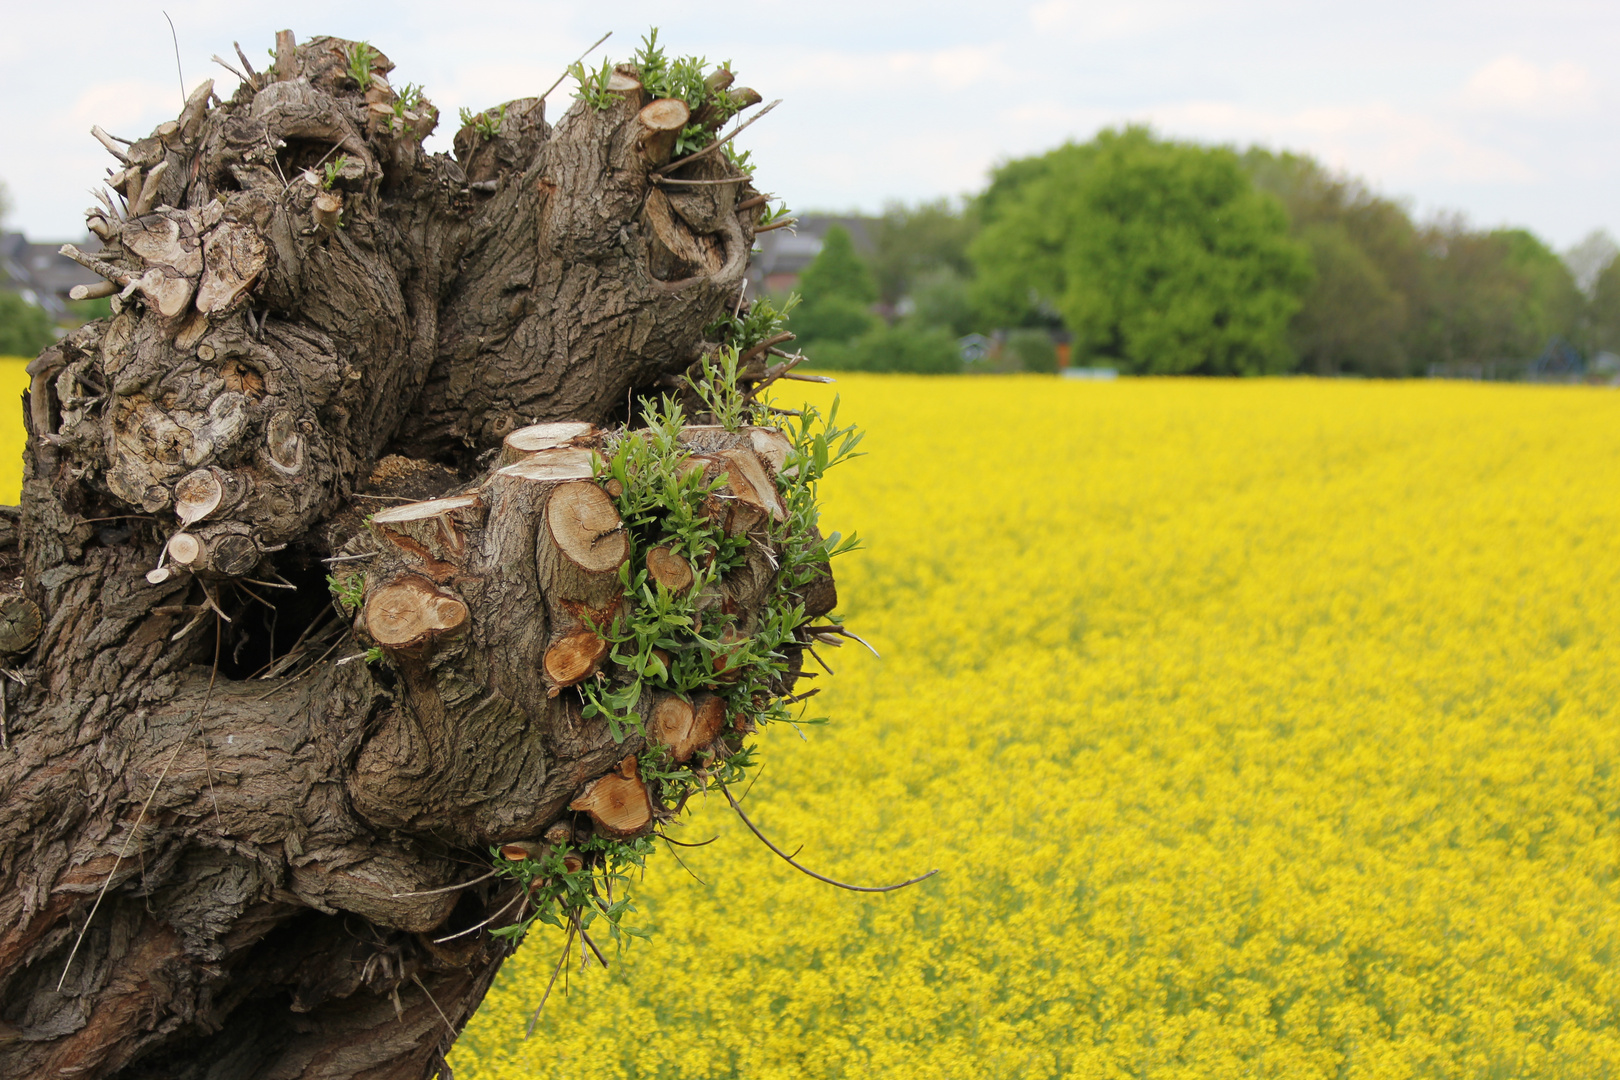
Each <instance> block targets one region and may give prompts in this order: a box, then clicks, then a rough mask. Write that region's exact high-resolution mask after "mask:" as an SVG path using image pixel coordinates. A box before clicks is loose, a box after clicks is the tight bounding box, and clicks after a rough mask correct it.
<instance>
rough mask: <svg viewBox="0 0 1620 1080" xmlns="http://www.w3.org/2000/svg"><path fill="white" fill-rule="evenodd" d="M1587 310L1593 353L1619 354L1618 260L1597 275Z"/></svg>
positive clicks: (1619, 263)
mask: <svg viewBox="0 0 1620 1080" xmlns="http://www.w3.org/2000/svg"><path fill="white" fill-rule="evenodd" d="M1587 310H1588V313H1589V318H1590V320H1591V332H1590V336H1591V347H1592V349H1593V351H1594V352H1596V351H1600V350H1601V351H1606V352H1620V259H1615V260H1613V261H1611V262H1610V263H1609V265H1608V266H1606V267H1604V268H1603V270H1602V272H1601V273H1599V274H1598V277H1597V282H1596V283H1595V284H1594V285H1593V288H1592V302H1591V305H1590V307H1589V308H1588V309H1587Z"/></svg>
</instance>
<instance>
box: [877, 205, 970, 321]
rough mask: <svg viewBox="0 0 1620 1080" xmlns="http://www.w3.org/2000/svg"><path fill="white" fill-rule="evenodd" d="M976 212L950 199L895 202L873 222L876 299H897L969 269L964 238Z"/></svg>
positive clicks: (962, 275)
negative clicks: (907, 203)
mask: <svg viewBox="0 0 1620 1080" xmlns="http://www.w3.org/2000/svg"><path fill="white" fill-rule="evenodd" d="M974 229H975V216H974V215H973V214H972V213H971V212H964V210H963V208H961V207H959V206H957V205H953V204H952V203H951V201H950V200H948V199H939V200H936V201H934V202H927V203H920V204H918V205H917V206H905V205H904V204H901V203H893V204H891V205H889V206H888V207H887V208H886V209H885V210H884V211H883V216H882V217H880V218H878V219H877V221H876V222H875V223H874V225H873V227H872V243H873V247H874V248H875V250H874V251H873V253H872V270H873V273H874V275H875V277H876V278H877V286H878V293H879V296H880V298H881V299H882V300H883V301H884V302H885V303H888V304H898V303H899V302H900V301H901V300H902V299H903V298H905V297H907V296H915V293H916V291H917V290H918V288H919V286H921V287H927V286H928V285H932V284H934V283H937V282H938V281H940V280H942V279H947V278H954V279H956V280H959V281H965V280H966V279H967V278H968V277H969V276H970V275H971V274H972V273H973V266H972V263H970V262H969V261H968V254H967V249H968V243H969V241H971V240H972V239H973V233H974Z"/></svg>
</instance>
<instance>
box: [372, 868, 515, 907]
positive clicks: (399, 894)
mask: <svg viewBox="0 0 1620 1080" xmlns="http://www.w3.org/2000/svg"><path fill="white" fill-rule="evenodd" d="M499 873H500V871H499V870H491V871H490V872H489V873H487V874H485V875H484V876H483V877H475V878H473V879H472V880H471V881H463V882H462V883H461V884H460V885H446V886H445V887H444V888H442V889H423V890H422V891H420V892H397V893H394V894H393V895H392V896H390V897H389V899H390V900H402V899H404V898H405V897H407V896H438V895H439V894H440V893H447V892H455V891H456V890H457V889H465V888H468V887H470V886H473V885H477V884H478V883H479V882H480V881H488V880H489V879H490V878H492V877H494V876H495V875H496V874H499Z"/></svg>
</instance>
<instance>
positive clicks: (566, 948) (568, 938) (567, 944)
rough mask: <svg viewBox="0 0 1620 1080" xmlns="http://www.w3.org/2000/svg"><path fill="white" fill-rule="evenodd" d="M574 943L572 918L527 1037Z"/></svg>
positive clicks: (533, 1015) (525, 1033) (538, 1020)
mask: <svg viewBox="0 0 1620 1080" xmlns="http://www.w3.org/2000/svg"><path fill="white" fill-rule="evenodd" d="M573 944H574V921H573V920H570V921H569V923H568V930H567V932H566V933H565V934H564V935H563V951H562V955H561V956H559V957H557V967H556V970H554V971H553V972H552V973H551V981H550V982H548V983H546V992H545V993H543V994H541V995H540V1004H538V1005H536V1006H535V1007H534V1012H532V1013H530V1014H529V1030H528V1031H526V1032H524V1034H523V1037H524V1038H525V1039H527V1038H528V1037H529V1036H531V1035H533V1034H534V1025H536V1024H538V1023H539V1022H540V1010H541V1009H543V1008H545V1007H546V1000H547V999H548V998H550V997H551V988H552V987H553V986H556V985H557V976H558V975H561V974H562V969H563V967H564V965H566V964H567V963H568V954H569V952H570V951H571V950H572V948H573Z"/></svg>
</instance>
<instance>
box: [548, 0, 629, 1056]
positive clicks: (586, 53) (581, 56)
mask: <svg viewBox="0 0 1620 1080" xmlns="http://www.w3.org/2000/svg"><path fill="white" fill-rule="evenodd" d="M612 36H613V31H611V30H609V31H608V32H607V33H605V34H603V35H602V36H601V37H599V38H597V39H596V45H600V44H602V42H604V41H606V40H607V39H608V38H610V37H612ZM596 45H592V46H591V47H590V48H588V49H586V50H585V51H584V52H582V53H580V54H579V59H577V60H575V61H574V64H579V63H583V62H584V60H585V58H586V57H587V56H589V55H591V53H593V52H595V51H596ZM574 64H569V65H568V67H570V68H571V67H573V66H574ZM566 78H568V68H564V69H563V73H562V74H561V75H559V76H557V81H556V82H554V83H552V84H551V85H550V86H549V87H547V89H546V92H545V93H544V94H541V95H540V100H541V101H545V100H546V98H548V97H550V96H551V91H553V90H555V89H557V87H559V86H561V85H562V81H563V80H564V79H566ZM541 1004H542V1005H543V1004H545V1002H541ZM536 1012H537V1013H538V1010H536ZM533 1027H534V1025H532V1024H531V1025H530V1029H531V1030H533Z"/></svg>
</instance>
